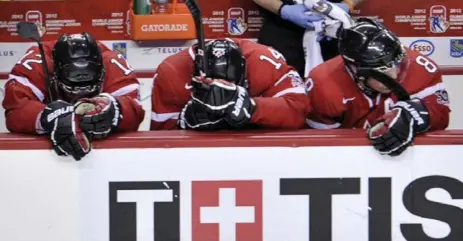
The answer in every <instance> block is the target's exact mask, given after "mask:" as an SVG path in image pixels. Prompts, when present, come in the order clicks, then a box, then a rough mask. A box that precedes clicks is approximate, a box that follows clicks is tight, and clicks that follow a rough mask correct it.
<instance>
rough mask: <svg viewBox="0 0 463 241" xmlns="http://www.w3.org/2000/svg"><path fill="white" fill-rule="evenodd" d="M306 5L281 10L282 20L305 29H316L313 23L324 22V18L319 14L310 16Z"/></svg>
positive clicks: (284, 7)
mask: <svg viewBox="0 0 463 241" xmlns="http://www.w3.org/2000/svg"><path fill="white" fill-rule="evenodd" d="M308 11H309V10H307V8H305V6H304V4H294V5H284V6H283V7H282V8H281V12H280V14H281V18H283V19H285V20H289V21H291V22H293V23H295V24H297V25H299V26H301V27H303V28H305V29H314V26H313V24H312V22H315V21H320V20H323V19H324V17H323V16H321V15H318V14H315V15H308V14H307V13H306V12H308Z"/></svg>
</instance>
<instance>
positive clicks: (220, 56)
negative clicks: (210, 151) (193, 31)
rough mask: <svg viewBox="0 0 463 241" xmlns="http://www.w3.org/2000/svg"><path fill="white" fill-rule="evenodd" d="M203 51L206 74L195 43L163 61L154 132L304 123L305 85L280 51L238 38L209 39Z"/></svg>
mask: <svg viewBox="0 0 463 241" xmlns="http://www.w3.org/2000/svg"><path fill="white" fill-rule="evenodd" d="M204 52H205V55H206V57H207V63H205V64H206V65H207V69H208V72H207V73H205V74H206V77H205V78H204V77H199V69H201V68H200V67H199V66H200V65H201V64H202V63H201V61H199V60H200V58H196V45H194V46H192V47H190V48H189V49H187V50H184V51H182V52H180V53H177V54H175V55H172V56H169V57H168V58H166V59H165V60H164V61H163V62H162V63H161V64H160V65H159V67H158V69H157V71H156V74H155V76H154V84H153V90H152V96H151V98H152V113H151V130H160V129H177V128H181V129H196V130H218V129H241V128H248V127H250V126H259V127H264V128H293V129H294V128H302V127H304V125H305V117H306V116H307V114H308V112H309V110H310V104H309V99H308V98H307V95H306V88H305V85H304V83H303V81H302V79H301V78H300V76H299V74H298V73H297V72H296V71H295V70H294V69H293V68H292V67H289V66H288V65H287V64H286V62H285V60H284V58H283V56H282V55H281V54H280V53H279V52H277V51H276V50H274V49H272V48H270V47H267V46H264V45H261V44H257V43H255V42H252V41H249V40H239V39H222V40H212V41H209V42H208V43H207V44H206V47H205V51H204ZM195 59H196V60H197V62H196V63H195V61H194V60H195Z"/></svg>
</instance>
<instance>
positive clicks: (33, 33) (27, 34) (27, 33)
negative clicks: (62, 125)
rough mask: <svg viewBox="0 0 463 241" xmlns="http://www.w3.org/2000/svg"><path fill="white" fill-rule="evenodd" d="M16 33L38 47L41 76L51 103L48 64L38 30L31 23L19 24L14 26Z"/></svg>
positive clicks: (50, 82) (53, 97)
mask: <svg viewBox="0 0 463 241" xmlns="http://www.w3.org/2000/svg"><path fill="white" fill-rule="evenodd" d="M16 29H17V30H16V32H17V33H18V34H19V36H21V38H24V39H30V40H34V41H35V42H36V43H37V45H38V46H39V51H40V60H41V61H42V69H43V74H44V76H45V84H46V88H47V91H48V101H49V102H52V101H54V100H56V99H55V96H54V93H55V92H53V91H52V84H53V83H52V80H51V78H50V72H49V71H48V64H47V60H46V58H45V50H44V49H43V44H42V38H41V36H40V33H39V29H38V27H37V25H36V24H35V23H31V22H19V23H18V24H17V25H16Z"/></svg>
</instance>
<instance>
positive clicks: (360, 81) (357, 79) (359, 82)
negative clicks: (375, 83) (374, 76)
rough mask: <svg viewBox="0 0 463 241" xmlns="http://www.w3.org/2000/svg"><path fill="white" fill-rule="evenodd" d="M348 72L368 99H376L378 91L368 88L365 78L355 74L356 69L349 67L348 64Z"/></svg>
mask: <svg viewBox="0 0 463 241" xmlns="http://www.w3.org/2000/svg"><path fill="white" fill-rule="evenodd" d="M345 66H346V71H347V73H348V74H349V75H350V77H351V78H352V79H353V80H354V81H355V83H356V84H357V86H358V88H359V89H360V90H361V91H362V92H363V93H364V94H365V95H367V96H368V97H375V96H377V95H378V94H379V92H378V91H376V90H375V89H373V88H371V87H370V86H368V83H367V82H366V78H365V77H364V76H361V75H358V74H356V73H355V71H354V69H353V68H352V67H351V66H350V65H349V64H346V65H345Z"/></svg>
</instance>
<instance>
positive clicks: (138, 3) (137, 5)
mask: <svg viewBox="0 0 463 241" xmlns="http://www.w3.org/2000/svg"><path fill="white" fill-rule="evenodd" d="M133 8H134V9H133V10H134V12H135V14H137V15H150V14H151V2H150V0H134V4H133Z"/></svg>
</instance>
